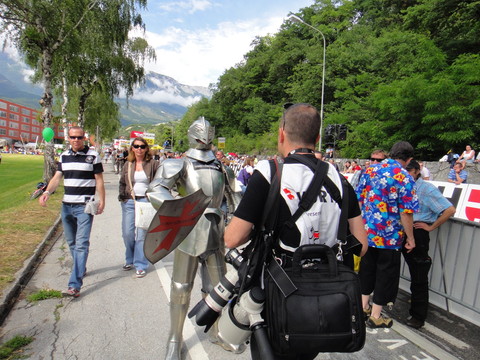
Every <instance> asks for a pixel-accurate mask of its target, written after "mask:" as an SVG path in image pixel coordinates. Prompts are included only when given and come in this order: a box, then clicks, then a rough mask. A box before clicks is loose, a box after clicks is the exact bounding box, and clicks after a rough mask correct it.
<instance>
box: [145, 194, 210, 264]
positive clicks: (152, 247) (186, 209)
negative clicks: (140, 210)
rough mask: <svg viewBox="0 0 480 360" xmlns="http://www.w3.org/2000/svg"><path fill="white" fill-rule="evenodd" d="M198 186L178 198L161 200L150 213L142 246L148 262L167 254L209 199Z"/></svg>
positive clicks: (185, 233) (186, 233)
mask: <svg viewBox="0 0 480 360" xmlns="http://www.w3.org/2000/svg"><path fill="white" fill-rule="evenodd" d="M210 200H211V197H210V196H206V195H205V194H204V193H203V191H202V189H199V190H197V191H195V192H194V193H193V194H190V195H188V196H185V197H183V198H181V199H174V200H165V201H164V202H163V204H162V206H160V208H159V209H158V211H157V213H156V214H155V216H154V217H153V220H152V222H151V223H150V227H149V228H148V233H147V236H146V238H145V243H144V246H143V250H144V252H145V257H146V258H147V259H148V261H150V262H151V263H152V264H155V263H156V262H157V261H159V260H161V259H163V258H164V257H165V256H167V255H168V254H170V253H171V252H172V251H173V250H175V248H176V247H177V246H178V245H180V243H181V242H182V241H183V240H184V239H185V238H186V237H187V235H188V234H189V233H190V231H192V229H193V228H194V227H195V224H196V223H197V221H198V219H200V217H201V216H202V214H203V212H204V211H205V209H206V208H207V206H208V204H209V203H210Z"/></svg>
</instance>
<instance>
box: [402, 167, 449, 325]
mask: <svg viewBox="0 0 480 360" xmlns="http://www.w3.org/2000/svg"><path fill="white" fill-rule="evenodd" d="M406 170H407V171H408V172H409V174H410V175H411V176H412V177H413V178H414V180H415V181H416V186H417V196H418V202H419V204H420V210H419V212H417V213H414V214H413V235H414V236H415V248H414V249H413V250H412V251H410V252H407V251H404V252H403V257H404V258H405V261H406V263H407V265H408V269H409V271H410V278H411V280H410V293H411V300H410V317H409V318H408V319H407V325H408V326H410V327H413V328H415V329H419V328H421V327H422V326H423V325H424V324H425V320H426V318H427V312H428V302H429V299H428V272H429V270H430V267H431V266H432V259H431V258H430V256H429V255H428V250H429V243H430V234H429V233H430V231H433V230H435V229H436V228H438V227H439V226H440V225H442V224H443V223H444V222H446V221H447V220H448V219H449V218H450V217H452V216H453V215H454V214H455V211H456V210H455V207H454V206H453V205H452V204H451V203H450V202H449V201H448V200H447V199H446V198H445V197H444V196H443V195H442V193H441V192H440V190H438V189H437V187H436V186H435V185H433V184H431V183H428V182H426V181H424V180H423V177H422V176H421V169H420V164H419V163H417V162H416V161H415V160H412V161H410V163H409V164H408V165H407V167H406Z"/></svg>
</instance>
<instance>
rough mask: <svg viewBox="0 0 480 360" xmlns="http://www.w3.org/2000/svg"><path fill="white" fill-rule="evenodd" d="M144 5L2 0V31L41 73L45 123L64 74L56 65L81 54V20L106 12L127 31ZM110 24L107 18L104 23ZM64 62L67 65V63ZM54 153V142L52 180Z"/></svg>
mask: <svg viewBox="0 0 480 360" xmlns="http://www.w3.org/2000/svg"><path fill="white" fill-rule="evenodd" d="M145 6H146V0H116V1H98V0H48V1H47V0H38V1H29V2H25V1H22V0H1V1H0V18H1V19H2V25H1V30H2V32H3V33H4V34H6V35H7V37H8V38H9V39H10V40H11V41H12V42H13V43H14V44H15V45H16V47H17V48H18V49H19V51H20V52H21V53H22V54H23V55H24V56H25V60H26V62H27V63H28V64H29V65H31V66H33V67H34V68H36V69H37V71H38V73H39V74H41V81H42V83H43V86H44V93H43V96H42V98H41V101H40V103H41V105H42V121H43V125H44V126H45V127H48V126H50V124H51V121H52V118H53V114H52V99H53V95H52V86H53V85H54V81H55V80H56V79H55V76H56V75H59V74H61V72H54V66H55V65H56V64H62V62H61V60H60V59H62V58H63V59H65V58H68V55H71V54H72V52H73V54H78V52H76V51H75V45H78V44H79V41H80V40H81V39H82V34H81V33H80V32H79V31H80V27H81V26H82V24H83V23H84V22H87V23H89V24H91V23H94V22H95V21H94V20H92V19H95V17H96V16H100V17H102V16H103V19H105V18H106V19H114V20H113V23H118V24H123V27H124V29H126V31H127V32H128V30H129V29H130V27H131V26H132V25H141V24H142V21H141V17H140V16H139V15H138V9H141V8H144V7H145ZM115 19H118V20H115ZM88 20H91V21H90V22H89V21H88ZM97 24H98V23H97ZM108 24H109V23H108V22H107V23H105V24H104V25H105V26H107V25H108ZM85 28H88V27H85ZM85 28H84V29H85ZM111 35H112V36H113V39H112V42H113V43H115V41H116V40H122V39H124V38H125V31H124V32H121V33H115V34H111ZM62 65H63V66H68V64H67V63H63V64H62ZM60 67H62V66H60ZM53 155H54V154H53V145H52V144H48V146H47V147H46V151H45V167H44V179H45V180H46V181H48V180H50V178H51V177H52V176H53V173H54V171H55V166H54V157H53Z"/></svg>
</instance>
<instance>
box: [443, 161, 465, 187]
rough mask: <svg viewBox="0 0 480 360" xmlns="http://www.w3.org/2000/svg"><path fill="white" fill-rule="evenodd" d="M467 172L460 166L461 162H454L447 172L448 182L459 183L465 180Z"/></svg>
mask: <svg viewBox="0 0 480 360" xmlns="http://www.w3.org/2000/svg"><path fill="white" fill-rule="evenodd" d="M467 177H468V174H467V172H466V171H465V170H463V168H462V164H461V163H456V164H455V165H453V169H451V170H450V172H449V173H448V179H447V181H448V182H451V183H454V184H455V185H460V184H463V183H466V182H467Z"/></svg>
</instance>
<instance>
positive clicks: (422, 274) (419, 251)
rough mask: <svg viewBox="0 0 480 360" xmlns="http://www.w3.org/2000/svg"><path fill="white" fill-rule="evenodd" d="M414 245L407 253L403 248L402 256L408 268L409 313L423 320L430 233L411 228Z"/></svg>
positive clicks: (425, 308) (429, 260)
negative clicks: (409, 280) (409, 279)
mask: <svg viewBox="0 0 480 360" xmlns="http://www.w3.org/2000/svg"><path fill="white" fill-rule="evenodd" d="M413 236H415V247H414V248H413V250H412V251H411V252H409V253H407V252H406V251H405V249H403V257H404V258H405V261H406V263H407V265H408V269H409V270H410V277H411V279H412V280H411V282H410V292H411V294H412V295H411V303H410V315H411V316H413V317H414V318H416V319H417V320H421V321H425V319H426V318H427V312H428V272H429V271H430V267H431V266H432V259H431V258H430V256H428V249H429V243H430V235H429V233H428V231H426V230H423V229H415V228H414V229H413Z"/></svg>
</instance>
